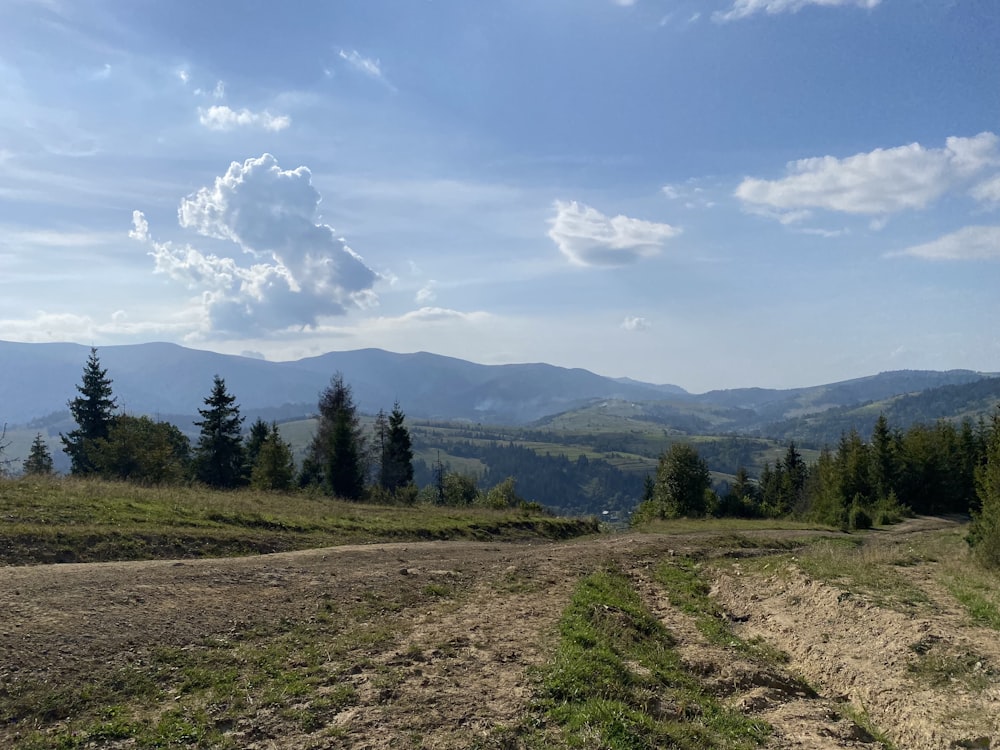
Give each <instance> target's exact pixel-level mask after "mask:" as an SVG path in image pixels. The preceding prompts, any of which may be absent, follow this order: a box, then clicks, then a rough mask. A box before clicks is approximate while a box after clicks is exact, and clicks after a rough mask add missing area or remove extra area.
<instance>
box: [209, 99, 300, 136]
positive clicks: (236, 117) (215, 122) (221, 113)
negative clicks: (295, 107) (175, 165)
mask: <svg viewBox="0 0 1000 750" xmlns="http://www.w3.org/2000/svg"><path fill="white" fill-rule="evenodd" d="M198 121H199V122H200V123H201V124H202V125H204V126H205V127H206V128H208V129H209V130H221V131H227V130H233V129H235V128H245V127H257V128H263V129H264V130H270V131H272V132H277V131H279V130H284V129H285V128H287V127H288V126H290V125H291V124H292V118H291V117H289V116H288V115H272V114H271V113H270V112H268V111H267V110H264V111H263V112H252V111H250V110H249V109H246V108H244V109H241V110H234V109H231V108H230V107H227V106H226V105H225V104H216V105H214V106H212V107H208V108H207V109H206V108H202V107H199V108H198Z"/></svg>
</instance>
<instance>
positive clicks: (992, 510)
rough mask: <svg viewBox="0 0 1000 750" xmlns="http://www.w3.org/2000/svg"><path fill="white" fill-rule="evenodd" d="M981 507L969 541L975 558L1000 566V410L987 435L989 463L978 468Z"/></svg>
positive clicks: (977, 479) (973, 523) (977, 477)
mask: <svg viewBox="0 0 1000 750" xmlns="http://www.w3.org/2000/svg"><path fill="white" fill-rule="evenodd" d="M976 491H977V493H978V494H979V504H980V508H979V510H978V511H977V512H975V513H973V514H972V527H971V529H970V531H969V536H968V541H969V544H970V545H972V549H973V552H974V553H975V555H976V558H977V559H978V560H979V561H980V562H981V563H982V564H983V565H986V566H987V567H990V568H1000V409H998V411H997V412H996V413H995V414H994V415H993V424H992V425H991V427H990V429H989V432H988V433H987V434H986V462H985V463H984V464H983V465H981V466H980V467H978V469H977V470H976Z"/></svg>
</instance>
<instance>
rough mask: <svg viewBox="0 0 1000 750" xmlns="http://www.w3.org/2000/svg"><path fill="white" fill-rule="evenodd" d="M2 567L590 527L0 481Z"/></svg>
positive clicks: (303, 497)
mask: <svg viewBox="0 0 1000 750" xmlns="http://www.w3.org/2000/svg"><path fill="white" fill-rule="evenodd" d="M0 518H3V519H4V524H3V528H2V529H0V563H6V564H15V565H16V564H25V563H52V562H91V561H99V560H139V559H155V558H169V559H174V558H182V557H221V556H231V555H246V554H259V553H266V552H281V551H288V550H295V549H311V548H317V547H326V546H331V545H336V544H349V543H364V542H373V541H409V540H413V541H418V540H430V539H490V540H493V539H497V540H505V539H510V540H522V539H531V538H546V539H564V538H569V537H573V536H580V535H583V534H593V533H597V532H598V531H599V528H598V524H597V521H596V520H594V519H571V518H553V517H551V516H545V515H531V514H530V513H529V514H526V513H525V512H524V511H523V510H521V509H511V510H491V509H488V508H480V507H468V508H446V507H437V506H419V507H409V506H384V505H369V504H364V503H347V502H342V501H337V500H334V499H333V498H329V497H325V496H320V495H311V494H308V493H290V494H284V495H278V494H273V493H266V492H256V491H251V490H241V491H239V492H218V491H213V490H210V489H207V488H204V487H140V486H137V485H133V484H128V483H123V482H107V481H101V480H90V479H88V480H80V479H73V478H22V479H0Z"/></svg>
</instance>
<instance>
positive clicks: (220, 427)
mask: <svg viewBox="0 0 1000 750" xmlns="http://www.w3.org/2000/svg"><path fill="white" fill-rule="evenodd" d="M235 402H236V397H235V396H233V395H230V394H229V393H227V392H226V381H225V380H223V379H222V378H221V377H219V376H218V375H216V376H215V380H214V383H213V385H212V393H211V395H210V396H208V398H206V399H205V407H206V408H204V409H198V413H199V414H200V415H201V416H202V420H201V421H200V422H195V425H196V426H197V427H200V428H201V436H200V437H199V438H198V445H197V446H196V448H195V456H194V464H195V477H196V478H197V479H198V480H199V481H201V482H204V483H205V484H207V485H209V486H211V487H222V488H233V487H238V486H240V485H241V484H243V483H244V481H245V473H244V472H245V466H246V464H245V461H244V450H243V437H242V434H241V432H242V425H243V417H241V416H240V407H239V405H238V404H236V403H235Z"/></svg>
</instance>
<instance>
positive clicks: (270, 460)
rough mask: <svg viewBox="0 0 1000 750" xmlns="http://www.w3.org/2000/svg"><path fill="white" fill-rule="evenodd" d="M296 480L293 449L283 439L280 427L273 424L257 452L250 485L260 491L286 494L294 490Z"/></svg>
mask: <svg viewBox="0 0 1000 750" xmlns="http://www.w3.org/2000/svg"><path fill="white" fill-rule="evenodd" d="M265 426H267V425H266V423H265ZM294 479H295V459H294V457H293V456H292V447H291V446H290V445H289V444H288V443H286V442H285V441H284V440H282V439H281V433H280V432H278V425H277V424H275V423H273V422H272V423H271V426H270V427H269V428H268V433H267V436H266V437H265V438H264V440H263V441H262V442H261V444H260V447H259V449H258V450H257V458H256V460H255V461H254V465H253V470H252V472H251V474H250V484H251V485H252V486H253V487H254V489H258V490H270V491H275V492H286V491H288V490H290V489H291V488H292V482H293V480H294Z"/></svg>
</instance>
